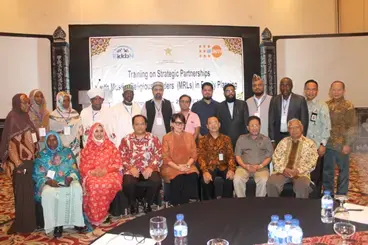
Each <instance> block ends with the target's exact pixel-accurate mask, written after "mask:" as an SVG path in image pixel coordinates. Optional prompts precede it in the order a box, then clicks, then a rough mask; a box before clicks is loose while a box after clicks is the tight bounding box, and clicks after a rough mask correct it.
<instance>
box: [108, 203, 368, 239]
mask: <svg viewBox="0 0 368 245" xmlns="http://www.w3.org/2000/svg"><path fill="white" fill-rule="evenodd" d="M178 213H182V214H184V220H185V221H186V222H187V224H188V229H189V234H188V240H189V244H191V245H202V244H206V242H207V241H208V240H209V239H211V238H215V237H220V238H224V239H226V240H228V241H229V242H230V245H247V244H256V243H264V242H267V225H268V223H269V222H270V216H271V215H273V214H278V215H279V216H280V218H282V219H283V215H284V214H287V213H288V214H292V215H293V217H294V218H297V219H299V220H300V225H301V227H302V229H303V232H304V237H312V236H322V235H326V234H334V231H333V228H332V226H333V224H324V223H322V222H321V217H320V216H321V200H318V199H295V198H270V197H265V198H251V197H246V198H240V199H235V198H234V199H219V200H212V201H203V202H199V203H191V204H186V205H182V206H178V207H174V208H168V209H163V210H159V211H157V212H152V213H149V214H147V215H144V216H141V217H139V218H136V219H134V220H131V221H128V222H127V223H124V224H122V225H120V226H118V227H115V228H114V229H112V230H111V231H109V232H110V233H114V234H119V233H120V232H123V231H125V232H132V233H135V234H141V235H143V236H145V237H150V235H149V219H150V218H151V217H154V216H164V217H166V219H167V225H168V229H169V234H168V236H167V238H166V239H165V240H164V241H163V242H162V245H172V244H173V243H174V242H173V241H174V236H173V227H174V223H175V221H176V214H178ZM355 225H356V228H357V231H364V230H368V226H367V225H364V224H358V223H355Z"/></svg>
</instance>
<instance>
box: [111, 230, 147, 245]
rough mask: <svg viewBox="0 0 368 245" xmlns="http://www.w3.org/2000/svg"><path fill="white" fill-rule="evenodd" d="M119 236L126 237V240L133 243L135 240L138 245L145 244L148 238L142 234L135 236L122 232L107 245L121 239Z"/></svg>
mask: <svg viewBox="0 0 368 245" xmlns="http://www.w3.org/2000/svg"><path fill="white" fill-rule="evenodd" d="M119 236H123V237H124V240H127V241H133V240H134V239H135V241H136V242H137V245H138V244H144V242H145V240H146V238H145V237H144V236H142V235H140V234H134V233H131V232H121V233H119V234H118V235H117V236H115V237H113V238H111V239H110V240H109V241H108V242H107V243H106V244H109V243H110V242H111V241H113V240H114V239H115V238H117V237H119Z"/></svg>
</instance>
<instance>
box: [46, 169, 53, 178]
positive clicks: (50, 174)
mask: <svg viewBox="0 0 368 245" xmlns="http://www.w3.org/2000/svg"><path fill="white" fill-rule="evenodd" d="M46 177H47V178H50V179H54V177H55V171H52V170H49V171H47V175H46Z"/></svg>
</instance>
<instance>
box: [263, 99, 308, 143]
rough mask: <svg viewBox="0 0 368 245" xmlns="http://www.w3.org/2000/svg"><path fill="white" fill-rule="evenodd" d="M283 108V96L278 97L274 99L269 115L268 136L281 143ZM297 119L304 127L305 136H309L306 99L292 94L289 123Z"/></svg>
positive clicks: (288, 116)
mask: <svg viewBox="0 0 368 245" xmlns="http://www.w3.org/2000/svg"><path fill="white" fill-rule="evenodd" d="M281 106H282V95H281V94H279V95H276V96H274V97H273V98H272V100H271V103H270V110H269V112H268V113H269V115H268V117H269V118H268V136H269V137H270V139H271V140H275V141H276V142H279V141H280V140H281V135H280V126H281V112H282V111H281ZM293 118H296V119H299V120H300V121H301V122H302V124H303V126H304V132H303V134H304V136H305V135H307V130H308V122H309V116H308V106H307V102H306V100H305V98H304V97H303V96H301V95H298V94H294V93H292V94H291V98H290V104H289V110H288V115H287V121H289V120H291V119H293Z"/></svg>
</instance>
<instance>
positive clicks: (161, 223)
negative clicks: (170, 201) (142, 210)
mask: <svg viewBox="0 0 368 245" xmlns="http://www.w3.org/2000/svg"><path fill="white" fill-rule="evenodd" d="M149 229H150V236H151V237H152V239H153V240H154V241H155V242H156V244H157V245H161V242H162V241H163V240H165V238H166V237H167V223H166V218H165V217H162V216H156V217H153V218H151V219H150V228H149Z"/></svg>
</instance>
